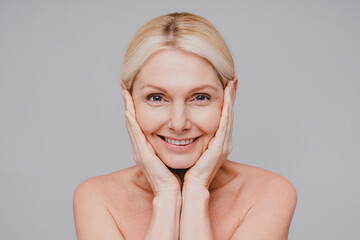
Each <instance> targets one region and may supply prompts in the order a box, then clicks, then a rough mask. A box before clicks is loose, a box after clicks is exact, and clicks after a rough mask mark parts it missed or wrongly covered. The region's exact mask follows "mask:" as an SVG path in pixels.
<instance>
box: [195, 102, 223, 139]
mask: <svg viewBox="0 0 360 240" xmlns="http://www.w3.org/2000/svg"><path fill="white" fill-rule="evenodd" d="M192 116H193V117H192V119H193V122H194V123H195V124H196V125H197V126H198V127H199V128H201V130H202V131H203V132H205V133H207V134H209V135H211V136H212V135H214V134H215V132H216V130H217V128H218V127H219V123H220V117H221V106H220V105H219V106H218V105H214V106H212V107H208V108H204V109H201V110H199V109H197V110H193V111H192Z"/></svg>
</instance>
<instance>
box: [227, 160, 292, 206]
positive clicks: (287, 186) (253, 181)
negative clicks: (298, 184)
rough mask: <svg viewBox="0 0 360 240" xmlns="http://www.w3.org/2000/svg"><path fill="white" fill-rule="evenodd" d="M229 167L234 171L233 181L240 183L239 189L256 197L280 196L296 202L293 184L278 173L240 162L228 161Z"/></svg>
mask: <svg viewBox="0 0 360 240" xmlns="http://www.w3.org/2000/svg"><path fill="white" fill-rule="evenodd" d="M228 164H229V167H231V168H232V169H234V170H235V171H236V173H237V174H236V175H237V176H236V178H235V179H234V181H235V182H237V183H240V184H241V185H240V186H241V189H240V191H244V192H247V193H249V194H252V195H254V197H257V198H263V197H271V196H279V195H280V196H282V197H284V198H286V199H287V200H289V201H290V202H294V201H295V202H296V200H297V193H296V190H295V187H294V186H293V184H292V183H291V182H290V181H289V180H288V179H286V178H285V177H283V176H281V175H280V174H277V173H274V172H271V171H269V170H265V169H262V168H259V167H254V166H250V165H246V164H242V163H237V162H233V161H228Z"/></svg>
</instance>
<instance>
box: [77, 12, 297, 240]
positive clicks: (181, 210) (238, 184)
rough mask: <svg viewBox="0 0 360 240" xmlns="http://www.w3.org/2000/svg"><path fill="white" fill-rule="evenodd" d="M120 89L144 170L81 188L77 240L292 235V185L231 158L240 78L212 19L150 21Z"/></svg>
mask: <svg viewBox="0 0 360 240" xmlns="http://www.w3.org/2000/svg"><path fill="white" fill-rule="evenodd" d="M121 83H122V84H121V85H122V88H123V97H124V102H125V105H126V111H125V117H126V126H127V130H128V132H129V136H130V139H131V143H132V150H133V156H134V160H135V162H136V165H135V166H133V167H131V168H128V169H124V170H121V171H117V172H114V173H111V174H108V175H104V176H98V177H94V178H91V179H88V180H86V181H84V182H83V183H81V184H80V185H79V186H78V188H77V189H76V191H75V193H74V216H75V227H76V231H77V236H78V239H80V240H82V239H86V240H89V239H130V240H131V239H166V240H169V239H179V238H180V239H206V240H208V239H244V240H249V239H257V240H260V239H267V240H268V239H274V240H275V239H276V240H280V239H287V236H288V230H289V226H290V222H291V219H292V215H293V212H294V209H295V205H296V201H297V196H296V191H295V189H294V188H293V186H292V185H291V184H290V183H289V182H288V181H287V180H286V179H285V178H283V177H281V176H279V175H277V174H275V173H271V172H269V171H266V170H263V169H259V168H256V167H251V166H248V165H244V164H240V163H236V162H232V161H229V160H227V159H226V158H227V156H228V155H229V153H230V151H231V148H232V140H231V134H232V121H233V104H234V100H235V95H236V89H237V78H236V77H235V74H234V64H233V60H232V56H231V54H230V52H229V50H228V48H227V46H226V44H225V42H224V40H223V39H222V37H221V35H220V34H219V33H218V32H217V31H216V29H215V28H214V27H213V26H212V25H211V23H209V22H208V21H207V20H206V19H204V18H202V17H199V16H196V15H193V14H190V13H173V14H168V15H164V16H160V17H157V18H155V19H153V20H151V21H149V22H148V23H147V24H145V25H144V26H143V27H142V28H140V29H139V31H138V32H137V33H136V35H135V37H134V39H133V41H132V42H131V44H130V46H129V49H128V51H127V53H126V56H125V61H124V67H123V71H122V79H121Z"/></svg>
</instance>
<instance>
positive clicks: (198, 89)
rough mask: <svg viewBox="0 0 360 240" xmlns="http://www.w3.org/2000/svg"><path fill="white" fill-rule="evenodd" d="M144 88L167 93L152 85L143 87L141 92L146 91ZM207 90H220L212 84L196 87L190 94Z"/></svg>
mask: <svg viewBox="0 0 360 240" xmlns="http://www.w3.org/2000/svg"><path fill="white" fill-rule="evenodd" d="M144 88H153V89H157V90H159V91H162V92H165V93H167V91H166V90H165V89H163V88H161V87H158V86H154V85H151V84H145V85H143V86H141V88H140V89H141V90H142V89H144ZM207 88H210V89H211V90H213V91H215V92H217V91H218V89H217V88H216V87H214V86H213V85H210V84H205V85H202V86H200V87H196V88H193V89H191V90H190V92H198V91H202V90H204V89H207Z"/></svg>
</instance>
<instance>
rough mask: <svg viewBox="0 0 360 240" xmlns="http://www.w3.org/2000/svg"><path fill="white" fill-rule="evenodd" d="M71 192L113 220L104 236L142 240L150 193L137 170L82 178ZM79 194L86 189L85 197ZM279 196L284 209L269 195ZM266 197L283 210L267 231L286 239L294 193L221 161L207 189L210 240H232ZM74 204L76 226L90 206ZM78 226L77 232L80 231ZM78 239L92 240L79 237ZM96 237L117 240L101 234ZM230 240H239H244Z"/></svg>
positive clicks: (271, 178) (259, 173)
mask: <svg viewBox="0 0 360 240" xmlns="http://www.w3.org/2000/svg"><path fill="white" fill-rule="evenodd" d="M217 179H218V180H217ZM77 191H78V194H79V195H82V194H85V195H87V196H88V197H91V196H93V195H95V196H93V197H95V198H97V200H96V202H97V201H99V203H100V204H103V206H104V210H105V211H104V213H105V214H104V216H103V219H107V218H109V220H110V222H111V221H112V222H113V225H109V226H106V227H107V228H106V229H109V230H108V231H109V232H110V231H114V232H116V231H118V232H121V235H122V236H123V238H124V239H129V240H132V239H134V240H135V239H139V240H140V239H144V237H145V235H146V232H147V229H148V227H149V225H150V221H151V216H152V201H153V198H154V194H153V193H152V190H151V186H150V185H149V183H148V182H147V180H146V177H145V176H144V175H143V173H142V172H141V170H140V169H139V167H138V166H133V167H131V168H127V169H123V170H120V171H117V172H114V173H111V174H108V175H104V176H98V177H94V178H91V179H88V180H86V181H85V182H83V183H82V184H81V185H80V186H79V188H78V190H77ZM81 191H86V193H82V192H81ZM275 191H276V192H275ZM280 193H281V194H282V196H281V198H282V202H283V203H285V204H287V206H279V204H280V202H278V200H277V199H276V197H274V196H273V195H278V194H280ZM266 196H268V198H270V199H273V200H272V201H274V205H273V207H274V208H279V209H284V208H285V209H286V210H283V211H284V212H286V213H285V214H284V216H282V221H281V225H280V223H278V222H277V221H278V220H279V219H278V220H276V219H275V220H274V222H270V223H269V227H270V226H272V225H273V224H274V225H275V227H276V228H277V229H278V231H279V232H281V233H283V234H285V235H286V236H287V230H288V228H289V225H290V222H291V218H292V214H293V211H294V208H295V204H296V192H295V190H294V188H293V186H292V185H291V184H290V183H289V182H288V181H287V180H286V179H285V178H283V177H281V176H280V175H277V174H275V173H272V172H269V171H266V170H263V169H260V168H256V167H252V166H248V165H244V164H240V163H236V162H232V161H225V163H224V164H223V166H222V167H221V169H220V170H219V173H218V175H217V176H216V177H215V179H214V184H213V185H212V186H211V190H210V202H209V215H210V221H211V227H212V231H213V235H214V239H232V236H233V235H234V233H235V231H236V229H238V227H239V226H240V225H241V224H242V223H243V222H244V220H245V219H246V217H247V216H248V215H249V212H250V211H251V209H255V208H256V207H258V206H257V205H256V204H257V203H258V205H259V208H261V206H260V205H261V200H262V199H263V198H264V197H266ZM84 197H85V196H84ZM80 201H81V203H79V205H80V204H81V205H82V206H79V207H78V208H77V211H79V214H78V216H77V217H78V219H77V221H75V222H77V223H79V225H81V223H80V221H81V220H82V218H90V217H89V216H85V214H84V212H82V210H81V208H83V211H89V208H91V207H92V205H93V204H94V203H92V202H89V201H88V199H82V200H80ZM75 204H76V202H75ZM95 204H98V203H95ZM106 209H108V211H107V210H106ZM273 212H274V210H273V211H270V210H269V212H268V213H266V212H263V215H267V214H268V215H271V217H275V216H273ZM247 214H248V215H247ZM97 218H98V219H96V220H94V221H95V222H97V223H100V222H104V220H103V219H101V217H100V216H97ZM264 218H265V217H264ZM79 227H81V226H79ZM79 227H77V230H80V229H79ZM255 227H256V228H257V231H258V232H261V231H266V230H267V228H266V226H261V225H256V226H255ZM104 228H105V226H104ZM264 228H265V229H264ZM262 229H263V230H262ZM80 234H81V233H80ZM275 234H278V233H275ZM78 239H92V238H91V237H89V238H88V237H85V235H84V237H82V238H78ZM93 239H95V238H93ZM102 239H121V238H110V237H109V238H105V237H103V236H102ZM233 239H244V240H245V239H246V238H233ZM257 239H287V238H284V237H277V236H275V237H272V238H271V237H270V235H267V236H265V237H264V238H257Z"/></svg>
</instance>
